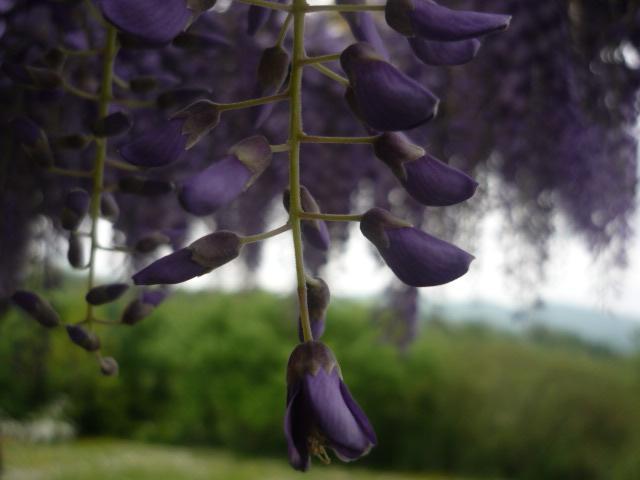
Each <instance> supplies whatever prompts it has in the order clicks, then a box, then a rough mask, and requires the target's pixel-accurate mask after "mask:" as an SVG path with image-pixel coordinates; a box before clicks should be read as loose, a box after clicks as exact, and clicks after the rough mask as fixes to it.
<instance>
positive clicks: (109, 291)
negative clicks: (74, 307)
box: [85, 283, 129, 305]
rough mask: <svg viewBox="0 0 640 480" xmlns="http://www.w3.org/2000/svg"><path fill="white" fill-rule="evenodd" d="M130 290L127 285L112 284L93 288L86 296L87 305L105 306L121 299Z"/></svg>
mask: <svg viewBox="0 0 640 480" xmlns="http://www.w3.org/2000/svg"><path fill="white" fill-rule="evenodd" d="M128 289H129V285H127V284H126V283H110V284H108V285H100V286H98V287H93V288H92V289H91V290H89V291H88V292H87V294H86V296H85V299H86V300H87V303H90V304H91V305H103V304H105V303H109V302H113V301H114V300H117V299H118V298H120V297H121V296H122V295H124V293H125V292H126V291H127V290H128Z"/></svg>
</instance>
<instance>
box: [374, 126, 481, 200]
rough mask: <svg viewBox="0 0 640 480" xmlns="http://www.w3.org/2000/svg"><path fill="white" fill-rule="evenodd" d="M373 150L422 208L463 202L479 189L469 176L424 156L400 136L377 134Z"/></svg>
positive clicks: (415, 146) (405, 138) (390, 133)
mask: <svg viewBox="0 0 640 480" xmlns="http://www.w3.org/2000/svg"><path fill="white" fill-rule="evenodd" d="M374 150H375V153H376V156H377V157H378V158H379V159H380V160H382V161H383V162H384V163H386V164H387V166H388V167H389V168H390V169H391V171H392V172H393V173H394V175H395V176H396V177H397V178H398V180H400V183H402V186H403V187H404V188H405V189H406V190H407V192H409V194H410V195H411V196H412V197H413V198H414V199H416V200H417V201H418V202H420V203H422V204H423V205H428V206H437V207H444V206H449V205H454V204H456V203H460V202H464V201H465V200H467V199H469V198H471V197H472V196H473V194H474V193H475V191H476V188H477V187H478V183H477V182H476V181H475V180H474V179H473V178H471V177H470V176H469V175H467V174H466V173H464V172H462V171H460V170H458V169H457V168H454V167H450V166H449V165H447V164H446V163H444V162H441V161H440V160H438V159H437V158H434V157H432V156H431V155H429V154H427V153H426V152H425V151H424V150H423V149H422V148H420V147H418V146H417V145H413V144H412V143H411V142H410V141H409V140H408V139H407V137H405V136H404V135H403V134H402V133H393V132H387V133H384V134H382V135H380V136H379V137H378V138H377V139H376V140H375V142H374Z"/></svg>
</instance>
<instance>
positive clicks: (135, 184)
mask: <svg viewBox="0 0 640 480" xmlns="http://www.w3.org/2000/svg"><path fill="white" fill-rule="evenodd" d="M118 190H120V191H121V192H122V193H129V194H132V195H141V196H143V197H155V196H158V195H166V194H167V193H171V192H173V190H174V186H173V183H171V182H167V181H165V180H154V179H151V178H141V177H129V176H128V177H122V178H121V179H120V180H119V181H118Z"/></svg>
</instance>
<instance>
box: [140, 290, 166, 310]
mask: <svg viewBox="0 0 640 480" xmlns="http://www.w3.org/2000/svg"><path fill="white" fill-rule="evenodd" d="M167 295H168V294H167V292H166V291H164V290H145V291H144V292H143V293H142V295H141V297H140V300H141V301H142V303H146V304H148V305H153V306H154V307H157V306H158V305H160V304H161V303H162V302H164V300H165V299H166V298H167Z"/></svg>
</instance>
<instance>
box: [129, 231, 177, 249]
mask: <svg viewBox="0 0 640 480" xmlns="http://www.w3.org/2000/svg"><path fill="white" fill-rule="evenodd" d="M170 241H171V239H170V238H169V237H168V236H167V235H165V234H164V233H162V232H152V233H150V234H148V235H145V236H144V237H141V238H139V239H138V241H137V242H136V243H135V245H134V246H133V249H134V250H135V251H136V252H137V253H151V252H153V251H154V250H155V249H156V248H158V247H159V246H161V245H167V244H169V242H170Z"/></svg>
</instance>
